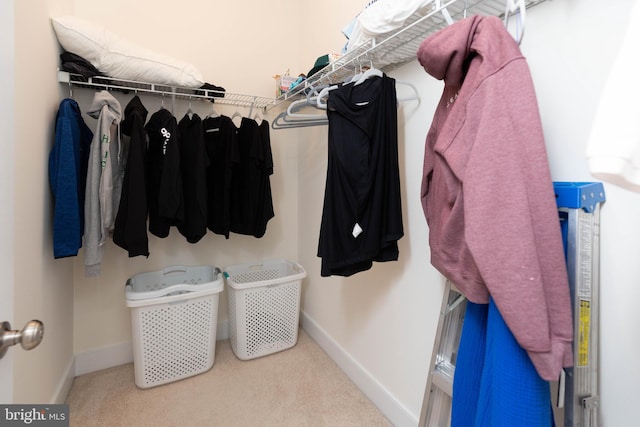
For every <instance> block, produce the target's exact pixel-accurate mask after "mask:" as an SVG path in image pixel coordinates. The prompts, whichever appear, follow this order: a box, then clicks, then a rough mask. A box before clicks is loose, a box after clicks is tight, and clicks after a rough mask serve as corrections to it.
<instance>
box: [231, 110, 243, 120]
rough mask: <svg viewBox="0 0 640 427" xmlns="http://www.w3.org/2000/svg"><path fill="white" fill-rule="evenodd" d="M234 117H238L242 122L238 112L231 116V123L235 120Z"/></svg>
mask: <svg viewBox="0 0 640 427" xmlns="http://www.w3.org/2000/svg"><path fill="white" fill-rule="evenodd" d="M236 117H240V120H241V121H242V114H240V112H238V111H236V112H235V113H233V114H232V115H231V121H233V119H235V118H236Z"/></svg>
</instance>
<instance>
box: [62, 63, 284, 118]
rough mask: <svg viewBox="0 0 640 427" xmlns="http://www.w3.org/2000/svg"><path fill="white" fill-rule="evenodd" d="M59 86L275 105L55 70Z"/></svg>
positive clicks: (236, 96) (231, 95)
mask: <svg viewBox="0 0 640 427" xmlns="http://www.w3.org/2000/svg"><path fill="white" fill-rule="evenodd" d="M58 82H60V83H64V84H68V85H69V90H70V91H71V90H72V88H73V87H81V88H90V89H94V90H96V89H97V90H113V91H118V92H123V93H137V92H144V93H151V94H155V95H160V96H168V97H170V98H172V99H173V98H182V99H207V100H210V101H213V102H214V103H215V104H231V105H239V106H245V107H254V108H262V109H266V108H267V107H270V106H272V105H274V104H275V102H276V99H275V98H269V97H264V96H255V95H243V94H239V93H230V92H226V91H218V90H212V89H198V88H189V87H180V86H169V85H163V84H157V83H145V82H138V81H133V80H122V79H114V78H111V77H102V76H95V77H84V76H82V75H80V74H73V73H69V72H67V71H61V70H58Z"/></svg>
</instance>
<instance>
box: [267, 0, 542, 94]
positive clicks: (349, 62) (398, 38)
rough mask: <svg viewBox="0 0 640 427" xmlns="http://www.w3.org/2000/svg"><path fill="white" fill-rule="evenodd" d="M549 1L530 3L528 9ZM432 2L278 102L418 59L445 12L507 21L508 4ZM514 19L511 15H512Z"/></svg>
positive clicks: (454, 16)
mask: <svg viewBox="0 0 640 427" xmlns="http://www.w3.org/2000/svg"><path fill="white" fill-rule="evenodd" d="M544 1H545V0H526V1H525V6H526V8H530V7H532V6H535V5H538V4H540V3H542V2H544ZM436 4H437V2H432V3H430V4H429V5H428V6H425V7H424V8H422V9H420V10H418V11H417V12H416V13H415V14H413V15H412V16H411V17H410V18H408V19H407V21H406V22H405V25H404V27H403V28H401V29H399V30H396V31H394V32H391V33H386V34H380V35H378V36H377V37H376V38H375V39H372V40H369V41H366V42H364V43H362V44H361V45H359V46H357V47H356V48H354V49H353V50H351V51H349V52H347V53H345V54H344V55H343V56H341V57H340V58H338V59H337V60H335V61H333V62H332V63H330V64H329V65H327V66H326V67H324V68H323V69H322V70H320V71H318V72H317V73H316V74H314V75H312V76H311V77H309V78H308V79H307V80H305V81H304V82H303V83H300V84H299V85H298V86H296V87H295V88H294V89H292V90H290V91H288V92H287V93H285V94H283V95H281V96H280V97H278V98H277V100H276V103H275V104H278V103H279V102H283V101H286V100H288V99H290V98H293V97H296V96H297V95H299V94H301V93H303V92H306V91H307V90H308V89H310V88H313V87H320V86H324V85H331V84H336V83H340V82H343V81H345V80H346V79H347V78H348V77H350V76H352V75H353V74H355V72H356V70H358V69H360V68H362V67H375V68H378V69H380V70H383V71H385V72H388V71H390V70H392V69H394V68H397V67H400V66H401V65H404V64H406V63H408V62H411V61H413V60H414V59H416V53H417V51H418V48H419V47H420V43H422V41H423V40H424V39H425V38H426V37H428V36H429V35H431V34H433V33H435V32H437V31H439V30H441V29H442V28H444V27H446V26H447V25H448V24H447V21H446V19H445V15H444V14H443V11H444V10H445V9H446V12H448V13H449V15H450V16H451V18H452V19H453V21H458V20H460V19H463V18H465V17H467V16H471V15H484V16H498V17H500V18H504V16H505V11H506V10H507V9H506V6H505V5H506V0H443V1H441V2H439V6H436ZM510 15H511V14H510Z"/></svg>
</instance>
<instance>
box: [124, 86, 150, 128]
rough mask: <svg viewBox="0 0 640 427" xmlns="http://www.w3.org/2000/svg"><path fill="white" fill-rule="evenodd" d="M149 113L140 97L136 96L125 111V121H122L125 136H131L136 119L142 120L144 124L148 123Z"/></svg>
mask: <svg viewBox="0 0 640 427" xmlns="http://www.w3.org/2000/svg"><path fill="white" fill-rule="evenodd" d="M147 114H149V111H147V109H146V108H145V106H144V105H143V104H142V101H141V100H140V97H138V95H136V96H134V97H133V98H132V99H131V101H129V103H128V104H127V106H126V107H125V109H124V120H123V121H122V132H123V133H124V134H125V135H131V127H132V126H133V124H134V121H135V120H136V118H140V120H142V124H143V125H144V123H145V122H146V121H147Z"/></svg>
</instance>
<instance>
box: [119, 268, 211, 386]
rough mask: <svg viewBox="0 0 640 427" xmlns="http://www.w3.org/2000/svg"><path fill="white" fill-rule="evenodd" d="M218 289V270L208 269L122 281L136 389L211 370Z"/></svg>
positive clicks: (174, 270)
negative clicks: (131, 342)
mask: <svg viewBox="0 0 640 427" xmlns="http://www.w3.org/2000/svg"><path fill="white" fill-rule="evenodd" d="M223 286H224V284H223V279H222V274H221V271H220V269H218V268H214V267H210V266H198V267H185V266H172V267H167V268H165V269H164V270H161V271H155V272H150V273H142V274H138V275H135V276H133V277H131V278H130V279H129V280H128V281H127V284H126V286H125V299H126V304H127V307H130V308H131V328H132V335H133V362H134V372H135V383H136V385H137V386H138V387H140V388H149V387H155V386H158V385H161V384H166V383H168V382H172V381H177V380H180V379H183V378H187V377H190V376H193V375H196V374H200V373H203V372H206V371H208V370H209V369H210V368H211V367H212V366H213V362H214V359H215V348H216V328H217V323H218V300H219V294H220V292H222V288H223Z"/></svg>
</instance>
